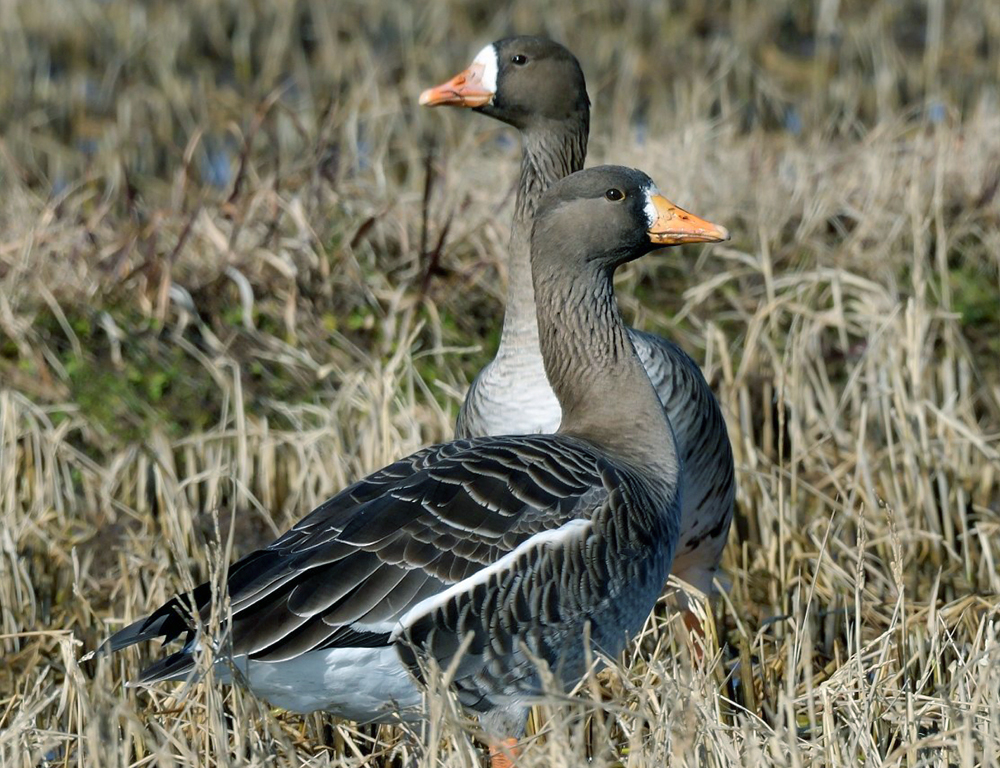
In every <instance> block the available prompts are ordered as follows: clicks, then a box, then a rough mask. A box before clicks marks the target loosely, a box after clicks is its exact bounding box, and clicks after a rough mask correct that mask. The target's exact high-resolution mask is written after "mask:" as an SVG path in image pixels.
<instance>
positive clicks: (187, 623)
mask: <svg viewBox="0 0 1000 768" xmlns="http://www.w3.org/2000/svg"><path fill="white" fill-rule="evenodd" d="M211 599H212V592H211V586H210V585H209V584H202V585H200V586H198V587H196V588H195V590H194V592H192V593H190V594H187V595H178V596H177V597H173V598H171V599H170V600H168V601H167V602H166V603H164V604H163V605H162V606H160V607H159V608H158V609H156V610H155V611H154V612H153V613H152V614H150V615H149V616H147V617H146V618H144V619H139V620H138V621H136V622H133V623H132V624H129V625H128V626H127V627H125V628H123V629H120V630H118V631H117V632H115V633H114V634H113V635H112V636H111V637H109V638H108V639H107V640H105V641H104V642H103V643H101V646H100V647H99V648H98V649H97V650H96V651H93V652H91V653H88V654H87V655H86V656H84V657H83V660H84V661H85V660H87V659H91V658H93V657H94V656H95V655H97V654H104V653H114V652H116V651H120V650H121V649H122V648H128V647H129V646H130V645H135V644H136V643H141V642H143V641H144V640H155V639H156V638H158V637H162V638H163V642H164V644H166V643H169V642H170V641H171V640H174V639H176V638H178V637H180V636H181V635H182V634H191V633H193V632H194V630H195V626H194V622H193V621H192V616H191V608H192V605H193V606H194V607H195V609H196V610H198V611H199V612H201V611H203V610H204V608H205V606H207V605H208V604H209V603H210V602H211Z"/></svg>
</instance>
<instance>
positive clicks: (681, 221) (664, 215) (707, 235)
mask: <svg viewBox="0 0 1000 768" xmlns="http://www.w3.org/2000/svg"><path fill="white" fill-rule="evenodd" d="M646 209H647V213H648V214H649V217H650V218H651V219H653V223H652V225H651V226H650V227H649V229H648V230H647V233H648V234H649V239H650V240H652V241H653V242H654V243H657V244H658V245H682V244H684V243H719V242H722V241H723V240H728V239H729V230H727V229H726V228H725V227H720V226H719V225H718V224H713V223H712V222H710V221H705V219H699V218H698V217H697V216H695V215H694V214H693V213H688V212H687V211H685V210H684V209H683V208H681V207H679V206H677V205H674V204H673V203H671V202H670V201H669V200H667V198H665V197H664V196H663V195H660V194H652V195H650V196H649V203H647V205H646ZM650 209H652V210H650Z"/></svg>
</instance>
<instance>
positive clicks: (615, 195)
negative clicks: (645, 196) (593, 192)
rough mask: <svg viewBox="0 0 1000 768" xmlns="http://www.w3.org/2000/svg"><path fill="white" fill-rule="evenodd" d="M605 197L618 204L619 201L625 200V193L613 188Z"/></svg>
mask: <svg viewBox="0 0 1000 768" xmlns="http://www.w3.org/2000/svg"><path fill="white" fill-rule="evenodd" d="M604 196H605V197H606V198H608V200H610V201H611V202H613V203H617V202H618V201H619V200H624V199H625V193H624V192H622V191H621V190H620V189H614V188H611V189H609V190H608V191H607V192H605V193H604Z"/></svg>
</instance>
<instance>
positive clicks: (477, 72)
mask: <svg viewBox="0 0 1000 768" xmlns="http://www.w3.org/2000/svg"><path fill="white" fill-rule="evenodd" d="M484 70H485V67H484V66H483V65H482V64H480V63H479V62H473V63H472V64H471V65H469V68H468V69H466V70H465V71H463V72H459V73H458V74H457V75H455V76H454V77H453V78H452V79H451V80H449V81H448V82H446V83H441V85H435V86H434V87H433V88H428V89H427V90H426V91H424V92H423V93H421V94H420V104H421V106H424V107H440V106H445V105H447V106H451V107H481V106H483V105H484V104H489V103H490V101H491V100H492V99H493V96H494V93H493V91H491V90H490V89H489V88H487V87H486V86H484V85H483V72H484Z"/></svg>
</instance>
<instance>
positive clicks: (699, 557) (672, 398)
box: [421, 37, 736, 594]
mask: <svg viewBox="0 0 1000 768" xmlns="http://www.w3.org/2000/svg"><path fill="white" fill-rule="evenodd" d="M518 55H523V56H524V57H525V58H526V59H527V61H526V63H524V64H521V65H517V64H513V63H512V60H513V59H514V57H515V56H518ZM533 65H535V66H537V67H539V69H537V70H536V74H534V75H532V73H531V71H530V69H529V68H530V67H531V66H533ZM543 67H544V69H543ZM460 78H461V79H462V82H461V83H459V82H458V81H459V79H460ZM532 78H533V79H532ZM469 88H472V89H473V90H474V92H475V94H476V96H475V98H474V99H473V100H472V101H468V102H467V101H465V100H463V89H469ZM421 103H424V104H431V105H434V104H452V105H462V106H473V107H475V108H476V110H477V111H480V112H482V113H483V114H486V115H488V116H491V117H494V118H496V119H499V120H502V121H504V122H508V123H510V124H512V125H514V126H515V127H516V128H518V130H519V132H520V136H521V142H522V154H521V173H520V180H519V183H518V189H517V196H516V202H515V209H514V219H513V223H512V227H511V237H510V246H509V249H508V290H507V303H506V310H505V314H504V325H503V332H502V335H501V340H500V346H499V349H498V350H497V354H496V356H495V358H494V359H493V360H492V361H491V362H490V363H488V364H487V365H486V366H485V367H484V368H483V370H482V371H480V373H479V374H478V376H477V377H476V378H475V380H474V381H473V382H472V385H471V386H470V388H469V391H468V393H467V394H466V397H465V401H464V402H463V404H462V407H461V409H460V411H459V415H458V421H457V424H456V427H455V435H456V437H460V438H464V437H475V436H480V435H508V434H534V433H548V432H554V431H556V430H557V429H558V427H559V424H560V422H561V418H562V413H561V410H560V407H559V402H558V400H557V399H556V396H555V393H554V392H553V390H552V386H551V385H550V383H549V381H548V378H547V377H546V374H545V367H544V364H543V361H542V355H541V351H540V348H539V341H538V325H537V319H536V309H535V301H534V293H533V288H532V282H531V266H530V259H529V248H528V240H529V236H530V232H531V222H532V217H533V215H534V212H535V208H536V206H537V204H538V200H539V199H540V197H541V196H542V194H543V193H544V192H545V190H547V189H548V188H549V187H550V186H551V185H552V184H553V183H554V182H556V181H558V180H559V179H561V178H563V177H565V176H568V175H569V174H571V173H574V172H576V171H578V170H580V169H581V168H583V165H584V160H585V159H586V155H587V138H588V133H589V123H590V101H589V99H588V98H587V93H586V85H585V83H584V79H583V73H582V71H581V70H580V66H579V63H578V62H577V61H576V59H575V57H573V55H572V54H571V53H570V52H569V51H567V50H566V49H565V48H563V47H562V46H560V45H558V44H556V43H554V42H552V41H550V40H545V39H541V38H531V37H516V38H508V39H505V40H500V41H497V42H496V43H493V44H491V45H488V46H486V47H485V48H484V49H483V50H482V51H480V52H479V54H478V55H477V56H476V57H475V60H474V63H473V65H472V66H471V67H470V68H469V69H468V70H466V71H465V72H463V73H462V74H461V75H459V76H457V77H456V78H454V79H453V80H452V81H449V83H446V84H443V85H442V86H438V87H437V88H435V89H428V90H427V91H425V92H424V94H423V95H422V96H421ZM629 335H630V338H631V340H632V344H633V346H634V347H635V351H636V353H637V354H638V355H639V358H640V360H641V361H642V364H643V366H644V367H645V369H646V372H647V374H648V375H649V378H650V381H651V382H652V384H653V386H654V388H655V389H656V392H657V395H658V396H659V398H660V401H661V403H662V404H663V407H664V411H665V412H666V414H667V417H668V418H669V420H670V422H671V424H672V426H673V429H674V434H675V435H676V439H677V446H678V449H679V452H680V455H681V459H682V462H683V467H684V473H683V485H684V489H683V494H682V501H681V540H680V542H679V543H678V546H677V554H676V557H675V560H674V566H673V573H674V574H676V575H677V576H679V577H680V578H682V579H683V580H685V581H687V582H688V583H690V584H692V585H694V586H695V587H696V588H698V589H699V590H701V591H703V592H705V593H709V594H710V593H711V592H713V591H714V589H713V579H714V578H715V575H716V573H717V571H718V566H719V562H720V559H721V557H722V551H723V549H724V548H725V544H726V539H727V536H728V533H729V526H730V522H731V520H732V515H733V503H734V499H735V493H736V484H735V472H734V463H733V452H732V446H731V444H730V442H729V435H728V432H727V430H726V423H725V419H724V418H723V416H722V410H721V408H720V407H719V403H718V401H717V400H716V398H715V395H714V394H713V392H712V389H711V387H710V386H709V385H708V382H707V381H706V380H705V377H704V375H703V374H702V371H701V369H700V368H699V367H698V364H697V363H696V362H695V361H694V360H693V359H692V358H691V357H690V355H688V354H687V353H686V352H685V351H684V350H683V349H681V348H680V347H679V346H677V345H676V344H675V343H673V342H671V341H669V340H667V339H664V338H662V337H660V336H657V335H655V334H651V333H644V332H642V331H638V330H635V329H632V328H630V329H629Z"/></svg>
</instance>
